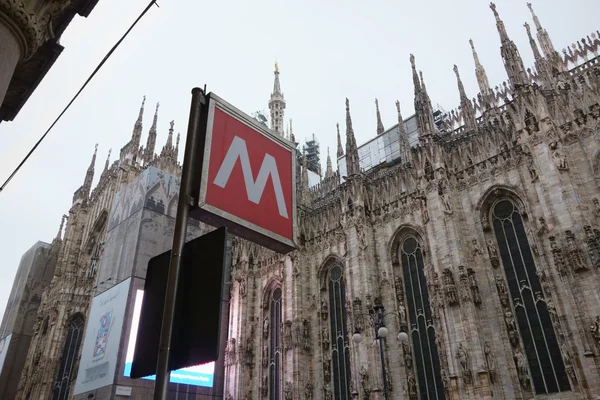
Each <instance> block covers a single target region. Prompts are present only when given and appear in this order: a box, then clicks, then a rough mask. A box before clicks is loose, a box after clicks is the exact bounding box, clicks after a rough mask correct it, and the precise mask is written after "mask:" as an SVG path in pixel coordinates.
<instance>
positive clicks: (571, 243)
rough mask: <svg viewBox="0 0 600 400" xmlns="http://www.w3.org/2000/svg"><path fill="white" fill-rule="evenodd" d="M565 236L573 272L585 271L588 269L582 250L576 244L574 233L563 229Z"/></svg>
mask: <svg viewBox="0 0 600 400" xmlns="http://www.w3.org/2000/svg"><path fill="white" fill-rule="evenodd" d="M565 235H566V237H567V249H568V250H567V251H568V253H569V262H570V263H571V266H572V268H573V271H574V272H580V271H585V270H587V269H588V266H587V265H586V262H585V260H584V258H583V252H582V251H581V249H580V248H579V246H578V245H577V242H576V240H575V235H574V234H573V232H571V231H565Z"/></svg>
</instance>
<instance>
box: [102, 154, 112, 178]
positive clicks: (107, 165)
mask: <svg viewBox="0 0 600 400" xmlns="http://www.w3.org/2000/svg"><path fill="white" fill-rule="evenodd" d="M111 153H112V149H109V150H108V156H107V157H106V162H105V163H104V171H102V175H104V174H106V173H107V172H108V167H109V165H110V155H111Z"/></svg>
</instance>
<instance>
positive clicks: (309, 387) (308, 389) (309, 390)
mask: <svg viewBox="0 0 600 400" xmlns="http://www.w3.org/2000/svg"><path fill="white" fill-rule="evenodd" d="M314 389H315V387H314V385H313V384H312V382H310V381H309V382H306V385H304V398H305V399H306V400H312V398H313V391H314Z"/></svg>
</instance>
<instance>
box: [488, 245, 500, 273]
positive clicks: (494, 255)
mask: <svg viewBox="0 0 600 400" xmlns="http://www.w3.org/2000/svg"><path fill="white" fill-rule="evenodd" d="M487 250H488V254H489V256H490V262H491V263H492V267H494V268H498V266H499V265H500V259H499V258H498V249H496V245H495V244H494V242H493V241H492V239H489V240H488V241H487Z"/></svg>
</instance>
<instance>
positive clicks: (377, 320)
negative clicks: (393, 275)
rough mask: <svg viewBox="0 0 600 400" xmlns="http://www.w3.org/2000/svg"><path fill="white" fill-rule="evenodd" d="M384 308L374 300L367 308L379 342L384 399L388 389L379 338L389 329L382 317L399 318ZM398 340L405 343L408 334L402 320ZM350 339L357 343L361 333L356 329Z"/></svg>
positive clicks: (381, 345) (381, 344) (386, 334)
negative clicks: (386, 311)
mask: <svg viewBox="0 0 600 400" xmlns="http://www.w3.org/2000/svg"><path fill="white" fill-rule="evenodd" d="M384 311H385V309H384V307H383V305H382V304H378V303H377V302H376V304H375V306H373V307H372V308H370V309H369V315H370V316H371V318H372V319H373V326H374V328H375V340H376V341H378V342H379V355H380V358H381V377H382V380H383V396H384V398H385V400H388V390H387V379H386V373H385V360H384V359H383V343H382V340H381V339H385V338H386V337H388V335H389V333H390V332H389V330H388V328H386V326H385V321H384V318H385V317H386V316H387V315H395V316H396V317H398V319H400V317H399V316H398V314H396V313H395V312H391V311H390V312H388V313H385V312H384ZM398 340H399V341H400V342H402V343H406V342H407V341H408V335H407V334H406V332H405V331H404V327H403V326H402V321H401V320H400V332H399V333H398ZM352 341H353V342H354V343H355V344H358V343H360V342H361V341H362V335H361V334H360V332H358V331H356V332H355V333H354V335H352Z"/></svg>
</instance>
